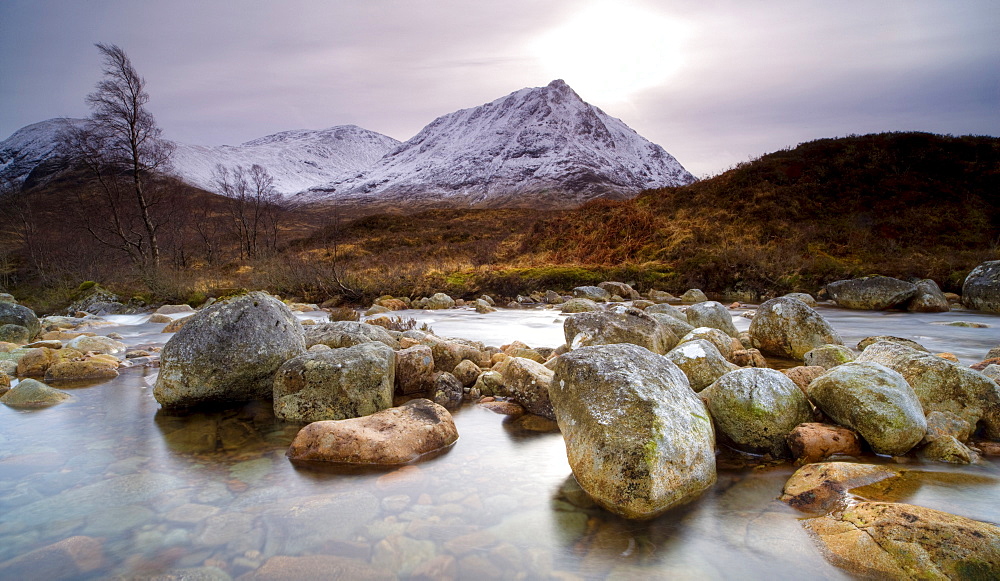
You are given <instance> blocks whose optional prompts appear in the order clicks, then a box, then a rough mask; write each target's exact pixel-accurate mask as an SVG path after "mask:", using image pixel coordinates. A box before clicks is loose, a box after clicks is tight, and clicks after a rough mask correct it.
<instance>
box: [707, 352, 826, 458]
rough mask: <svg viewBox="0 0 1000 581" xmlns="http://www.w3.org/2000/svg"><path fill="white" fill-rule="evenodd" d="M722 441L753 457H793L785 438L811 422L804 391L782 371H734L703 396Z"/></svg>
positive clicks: (757, 369)
mask: <svg viewBox="0 0 1000 581" xmlns="http://www.w3.org/2000/svg"><path fill="white" fill-rule="evenodd" d="M700 395H701V397H702V399H704V400H705V402H706V403H707V404H708V410H709V412H711V414H712V419H713V420H715V426H716V428H717V429H718V431H719V437H720V440H723V441H726V442H727V443H729V444H730V445H732V446H733V447H734V448H736V449H737V450H742V451H744V452H750V453H752V454H770V455H772V456H774V457H790V456H791V452H790V451H789V449H788V443H787V442H786V440H785V438H786V436H788V434H789V432H791V431H792V429H794V428H795V426H797V425H799V424H801V423H805V422H809V421H811V420H812V406H810V405H809V400H808V399H806V396H805V394H803V393H802V390H800V389H799V388H798V386H796V385H795V384H794V383H793V382H792V380H791V379H788V377H786V376H785V375H783V374H782V373H781V372H780V371H776V370H774V369H767V368H759V367H746V368H742V369H737V370H735V371H731V372H729V373H727V374H725V375H723V376H722V377H720V378H719V379H718V380H717V381H716V382H715V383H713V384H712V385H710V386H708V387H707V388H705V390H704V391H702V392H701V394H700Z"/></svg>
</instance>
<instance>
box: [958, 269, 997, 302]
mask: <svg viewBox="0 0 1000 581" xmlns="http://www.w3.org/2000/svg"><path fill="white" fill-rule="evenodd" d="M962 304H963V305H965V306H966V307H968V308H970V309H976V310H977V311H986V312H987V313H1000V260H991V261H989V262H984V263H982V264H980V265H979V266H977V267H976V268H973V269H972V272H970V273H969V276H967V277H965V283H963V284H962Z"/></svg>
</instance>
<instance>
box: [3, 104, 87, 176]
mask: <svg viewBox="0 0 1000 581" xmlns="http://www.w3.org/2000/svg"><path fill="white" fill-rule="evenodd" d="M82 123H83V120H82V119H65V118H58V119H49V120H48V121H42V122H40V123H32V124H31V125H26V126H24V127H22V128H20V129H18V130H17V131H15V132H14V133H13V135H11V136H10V137H8V138H7V139H5V140H3V141H0V179H4V180H11V181H14V182H23V181H24V180H25V179H27V178H28V176H29V175H30V174H31V172H32V171H33V170H34V169H35V168H36V167H38V166H39V165H42V164H43V163H45V162H46V161H49V160H52V158H53V157H55V150H56V147H57V146H58V143H59V134H60V133H61V132H62V131H64V130H65V129H67V128H68V127H70V126H73V125H80V124H82Z"/></svg>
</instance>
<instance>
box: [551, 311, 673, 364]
mask: <svg viewBox="0 0 1000 581" xmlns="http://www.w3.org/2000/svg"><path fill="white" fill-rule="evenodd" d="M563 334H564V335H565V337H566V345H568V346H570V347H572V348H578V347H587V346H592V345H611V344H615V343H632V344H633V345H638V346H640V347H645V348H646V349H649V350H650V351H652V352H654V353H658V354H660V355H663V354H664V353H666V352H667V351H670V350H671V349H672V348H673V347H674V345H676V344H677V336H676V335H674V334H673V332H671V331H670V329H668V328H667V327H666V326H664V325H663V324H662V323H660V321H658V320H657V319H656V318H654V317H652V316H650V315H648V314H646V312H645V311H640V310H639V309H633V308H627V307H622V306H618V307H615V308H612V309H609V310H606V311H594V312H590V313H577V314H575V315H572V316H569V317H567V318H566V320H565V321H564V322H563Z"/></svg>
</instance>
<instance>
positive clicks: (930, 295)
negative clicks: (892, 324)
mask: <svg viewBox="0 0 1000 581" xmlns="http://www.w3.org/2000/svg"><path fill="white" fill-rule="evenodd" d="M906 310H907V311H910V312H912V313H947V312H948V311H950V310H951V306H950V305H949V304H948V299H947V298H946V297H945V296H944V293H943V292H941V287H939V286H938V285H937V283H936V282H934V281H933V280H931V279H929V278H928V279H924V280H921V281H919V282H918V283H917V294H916V296H914V297H913V298H912V299H910V302H909V303H907V305H906Z"/></svg>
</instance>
